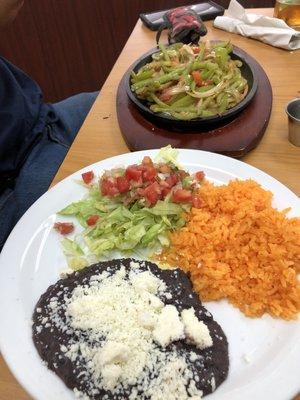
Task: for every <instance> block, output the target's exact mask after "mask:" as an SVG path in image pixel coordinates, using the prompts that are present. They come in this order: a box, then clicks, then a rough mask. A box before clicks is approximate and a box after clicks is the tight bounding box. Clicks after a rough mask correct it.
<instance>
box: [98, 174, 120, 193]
mask: <svg viewBox="0 0 300 400" xmlns="http://www.w3.org/2000/svg"><path fill="white" fill-rule="evenodd" d="M100 189H101V193H102V195H103V196H109V197H114V196H117V195H118V194H120V192H119V190H118V188H117V183H116V180H115V179H113V178H102V179H101V181H100Z"/></svg>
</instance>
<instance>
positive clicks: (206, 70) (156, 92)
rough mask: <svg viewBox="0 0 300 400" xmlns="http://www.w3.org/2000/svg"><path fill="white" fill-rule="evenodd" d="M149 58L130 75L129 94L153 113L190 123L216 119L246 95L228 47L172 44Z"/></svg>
mask: <svg viewBox="0 0 300 400" xmlns="http://www.w3.org/2000/svg"><path fill="white" fill-rule="evenodd" d="M160 49H161V51H160V52H157V53H154V54H153V55H152V59H153V60H152V61H151V62H150V63H147V64H146V65H144V66H143V67H141V68H140V69H139V70H138V71H137V72H134V71H132V73H131V90H132V92H134V93H135V94H136V96H137V97H138V98H139V99H141V100H143V101H145V102H146V103H147V104H148V105H149V107H150V109H151V110H152V111H153V112H155V113H163V114H165V115H168V116H171V117H173V118H176V119H181V120H191V119H194V118H199V117H200V118H205V117H211V116H213V115H219V114H222V113H224V112H225V111H226V110H228V109H230V108H232V107H234V106H235V105H237V104H238V103H240V102H241V101H242V100H243V98H244V97H245V96H246V95H247V93H248V83H247V80H246V79H245V78H244V77H243V76H242V74H241V69H240V68H241V66H242V62H241V61H240V60H233V59H231V57H230V53H231V52H232V45H231V44H230V43H228V42H227V43H221V42H217V43H211V42H201V43H200V44H199V45H198V46H195V45H187V44H182V43H176V44H174V45H171V46H169V47H167V48H165V47H164V46H163V45H160Z"/></svg>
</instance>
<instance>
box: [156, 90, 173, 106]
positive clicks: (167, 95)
mask: <svg viewBox="0 0 300 400" xmlns="http://www.w3.org/2000/svg"><path fill="white" fill-rule="evenodd" d="M158 98H159V100H161V101H163V102H165V103H167V102H168V101H170V100H171V98H172V94H170V91H169V90H168V89H167V90H166V91H164V90H163V91H162V92H161V94H160V95H159V96H158Z"/></svg>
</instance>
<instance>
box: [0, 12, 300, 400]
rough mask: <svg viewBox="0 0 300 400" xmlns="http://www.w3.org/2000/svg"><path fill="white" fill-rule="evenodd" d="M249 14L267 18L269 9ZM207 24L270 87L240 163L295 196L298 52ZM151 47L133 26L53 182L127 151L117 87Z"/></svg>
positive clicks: (21, 394)
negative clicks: (293, 114)
mask: <svg viewBox="0 0 300 400" xmlns="http://www.w3.org/2000/svg"><path fill="white" fill-rule="evenodd" d="M253 11H254V12H257V13H262V14H265V15H270V16H271V15H272V12H273V9H259V10H253ZM206 25H207V27H208V35H207V38H208V39H221V40H231V41H232V43H233V44H235V45H237V46H238V47H241V48H242V49H244V50H245V51H246V52H248V53H249V54H250V55H251V56H253V57H254V58H255V59H256V60H257V61H258V62H259V63H260V64H261V65H262V67H263V68H264V70H265V71H266V73H267V75H268V77H269V79H270V82H271V85H272V88H273V109H272V114H271V119H270V122H269V125H268V127H267V130H266V133H265V135H264V137H263V138H262V140H261V142H260V143H259V145H258V147H257V148H256V149H254V150H253V151H251V152H250V153H249V154H248V155H246V156H245V157H244V158H243V161H244V162H246V163H248V164H251V165H253V166H255V167H257V168H260V169H261V170H263V171H265V172H266V173H268V174H270V175H272V176H273V177H274V178H276V179H278V180H279V181H281V182H282V183H283V184H285V185H286V186H287V187H288V188H290V189H291V190H292V191H294V192H295V193H296V194H297V195H298V196H299V195H300V178H299V177H300V147H295V146H293V145H292V144H291V143H289V141H288V126H287V117H286V114H285V106H286V104H287V102H288V101H289V100H291V99H293V98H295V97H298V96H300V80H299V71H300V51H298V52H297V51H291V52H289V51H286V50H281V49H278V48H275V47H272V46H268V45H266V44H264V43H261V42H259V41H256V40H252V39H246V38H244V37H241V36H239V35H234V34H230V33H227V32H225V31H222V30H219V29H214V28H213V27H212V23H211V22H207V23H206ZM162 38H165V37H164V36H162ZM154 46H155V33H154V32H151V31H150V30H148V29H147V28H145V27H144V26H143V25H142V24H141V22H138V23H137V24H136V26H135V28H134V30H133V32H132V34H131V36H130V37H129V39H128V42H127V44H126V45H125V47H124V49H123V51H122V53H121V55H120V56H119V58H118V60H117V62H116V64H115V66H114V68H113V69H112V71H111V73H110V75H109V77H108V78H107V80H106V82H105V84H104V86H103V88H102V89H101V93H100V95H99V96H98V98H97V100H96V102H95V104H94V106H93V107H92V109H91V111H90V113H89V115H88V116H87V118H86V120H85V122H84V124H83V126H82V128H81V130H80V132H79V133H78V135H77V138H76V139H75V141H74V143H73V145H72V147H71V149H70V151H69V153H68V154H67V156H66V158H65V160H64V162H63V163H62V165H61V167H60V169H59V171H58V173H57V175H56V177H55V179H54V181H53V184H55V183H57V182H58V181H60V180H61V179H63V178H65V177H66V176H68V175H70V174H72V173H73V172H75V171H77V170H79V169H80V168H82V167H85V166H87V165H89V164H92V163H95V162H97V161H100V160H103V159H104V158H107V157H111V156H115V155H118V154H122V153H126V152H128V151H129V150H128V147H127V146H126V144H125V142H124V140H123V138H122V135H121V132H120V129H119V126H118V121H117V115H116V93H117V87H118V84H119V82H120V80H121V78H122V76H123V74H124V73H125V71H126V70H127V69H128V68H129V66H130V65H131V64H132V63H133V62H134V61H135V60H136V59H137V58H139V57H140V56H141V55H142V54H143V53H145V52H146V51H148V50H150V49H151V48H153V47H154ZM9 399H12V400H29V399H31V397H30V396H29V395H28V394H26V393H25V391H24V390H23V389H22V388H21V386H20V385H19V384H18V383H17V381H16V380H15V379H14V377H13V375H12V374H11V373H10V372H9V370H8V368H7V366H6V364H5V362H4V360H3V358H0V400H9ZM45 400H46V399H45ZM283 400H284V399H283ZM286 400H287V399H286ZM298 400H300V398H299V397H298Z"/></svg>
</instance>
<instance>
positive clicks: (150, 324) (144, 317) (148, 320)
mask: <svg viewBox="0 0 300 400" xmlns="http://www.w3.org/2000/svg"><path fill="white" fill-rule="evenodd" d="M138 321H139V324H140V325H141V326H142V327H143V328H147V329H153V328H154V327H155V325H156V322H157V317H156V315H155V314H154V313H149V312H147V311H141V312H140V313H139V316H138Z"/></svg>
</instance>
